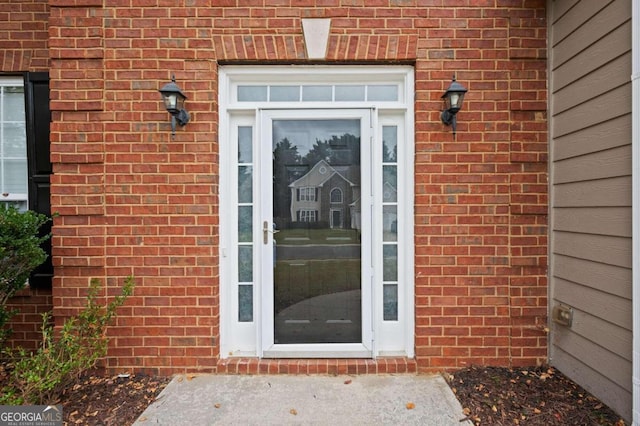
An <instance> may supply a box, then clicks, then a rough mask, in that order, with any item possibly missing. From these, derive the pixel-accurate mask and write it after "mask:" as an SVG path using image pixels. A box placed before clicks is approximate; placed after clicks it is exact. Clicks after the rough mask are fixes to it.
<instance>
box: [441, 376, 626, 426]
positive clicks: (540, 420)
mask: <svg viewBox="0 0 640 426" xmlns="http://www.w3.org/2000/svg"><path fill="white" fill-rule="evenodd" d="M447 378H448V381H449V386H450V387H451V389H452V390H453V392H454V393H455V395H456V397H457V398H458V400H459V401H460V403H461V405H462V407H463V410H464V414H465V415H467V419H469V420H471V421H472V422H473V423H474V424H475V425H545V426H549V425H562V426H566V425H615V426H623V425H625V422H624V420H622V419H621V418H620V416H618V415H617V414H616V413H615V412H613V411H612V410H611V409H610V408H609V407H607V406H606V405H604V404H603V403H602V402H600V401H599V400H598V399H597V398H595V397H593V396H592V395H590V394H589V393H588V392H586V391H585V390H584V389H583V388H581V387H580V386H578V385H577V384H575V383H574V382H573V381H571V380H569V379H568V378H567V377H566V376H564V375H563V374H562V373H560V372H559V371H557V370H555V369H554V368H550V367H539V368H521V369H509V368H499V367H471V368H467V369H463V370H460V371H456V372H453V373H452V374H449V375H448V377H447Z"/></svg>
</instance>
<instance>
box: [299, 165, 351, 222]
mask: <svg viewBox="0 0 640 426" xmlns="http://www.w3.org/2000/svg"><path fill="white" fill-rule="evenodd" d="M357 176H359V167H354V166H332V165H330V164H329V163H328V162H327V161H325V160H320V161H319V162H317V163H316V164H315V165H314V166H313V167H312V168H311V170H309V172H307V173H306V174H305V175H304V176H302V177H301V178H299V179H297V180H295V181H294V182H292V183H291V184H290V185H289V188H291V221H292V222H311V223H312V222H318V223H319V224H320V223H321V224H324V225H325V226H326V225H328V226H329V227H330V228H334V229H349V228H352V229H359V224H360V219H359V215H360V204H359V198H360V182H358V178H357Z"/></svg>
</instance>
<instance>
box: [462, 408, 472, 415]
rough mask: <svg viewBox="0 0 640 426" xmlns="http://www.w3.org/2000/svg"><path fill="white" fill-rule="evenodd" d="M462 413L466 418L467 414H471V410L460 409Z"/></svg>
mask: <svg viewBox="0 0 640 426" xmlns="http://www.w3.org/2000/svg"><path fill="white" fill-rule="evenodd" d="M462 413H463V414H464V415H465V416H468V415H469V414H471V410H470V409H469V408H467V407H465V408H463V409H462Z"/></svg>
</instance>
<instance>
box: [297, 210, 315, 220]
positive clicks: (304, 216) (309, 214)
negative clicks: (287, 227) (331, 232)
mask: <svg viewBox="0 0 640 426" xmlns="http://www.w3.org/2000/svg"><path fill="white" fill-rule="evenodd" d="M317 214H318V211H317V210H300V211H298V222H316V221H317V219H316V217H317Z"/></svg>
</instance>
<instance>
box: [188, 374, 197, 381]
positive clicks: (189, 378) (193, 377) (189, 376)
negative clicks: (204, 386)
mask: <svg viewBox="0 0 640 426" xmlns="http://www.w3.org/2000/svg"><path fill="white" fill-rule="evenodd" d="M195 378H196V375H195V374H190V375H188V376H187V380H189V381H191V380H193V379H195Z"/></svg>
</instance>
